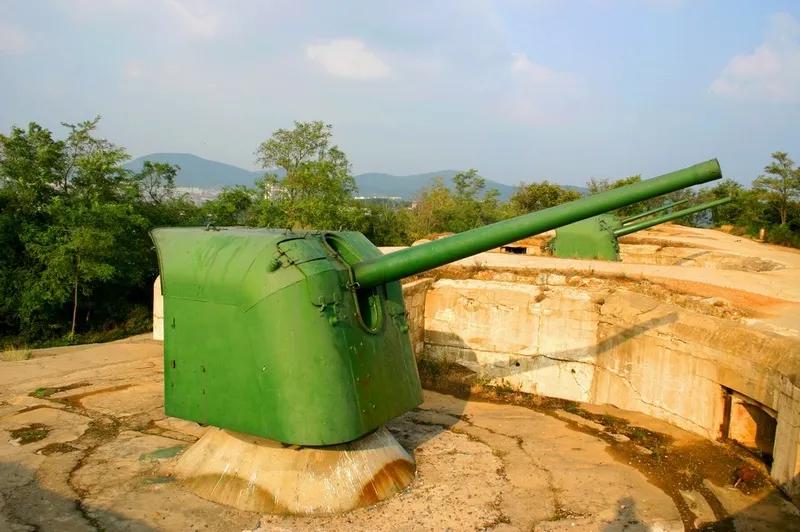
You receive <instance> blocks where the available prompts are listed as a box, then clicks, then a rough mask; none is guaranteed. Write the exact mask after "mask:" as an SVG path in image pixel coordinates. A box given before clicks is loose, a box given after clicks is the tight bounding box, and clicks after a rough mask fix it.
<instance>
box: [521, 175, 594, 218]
mask: <svg viewBox="0 0 800 532" xmlns="http://www.w3.org/2000/svg"><path fill="white" fill-rule="evenodd" d="M580 197H581V195H580V194H579V193H578V192H576V191H574V190H569V189H566V188H564V187H561V186H559V185H557V184H555V183H550V182H549V181H542V182H540V183H530V184H528V185H525V184H520V185H519V188H518V189H517V191H516V192H515V193H514V195H513V196H511V207H512V209H513V211H514V214H515V215H520V214H525V213H528V212H534V211H539V210H542V209H547V208H549V207H555V206H556V205H561V204H562V203H567V202H570V201H573V200H576V199H579V198H580Z"/></svg>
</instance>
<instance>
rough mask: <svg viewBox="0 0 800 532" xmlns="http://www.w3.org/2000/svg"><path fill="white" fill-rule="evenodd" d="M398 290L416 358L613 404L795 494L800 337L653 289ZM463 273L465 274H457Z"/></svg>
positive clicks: (609, 281)
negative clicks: (743, 457)
mask: <svg viewBox="0 0 800 532" xmlns="http://www.w3.org/2000/svg"><path fill="white" fill-rule="evenodd" d="M448 271H449V270H445V271H444V272H441V275H442V277H440V278H438V279H436V280H434V279H420V280H416V281H414V282H412V283H407V284H406V285H405V287H404V289H405V293H406V306H407V309H408V312H409V314H410V317H409V324H410V325H411V334H412V344H413V346H414V349H415V352H416V356H417V357H419V358H424V359H428V360H433V361H440V362H442V361H447V362H456V363H457V364H458V365H460V366H463V367H465V368H468V369H469V370H471V371H473V372H474V373H475V375H476V378H478V379H482V380H484V381H486V382H490V383H492V384H494V385H500V386H504V387H511V388H513V389H516V390H519V391H522V392H528V393H533V394H538V395H542V396H547V397H554V398H560V399H566V400H571V401H578V402H581V403H588V404H595V405H603V404H610V405H614V406H616V407H619V408H621V409H624V410H628V411H636V412H642V413H644V414H647V415H649V416H653V417H655V418H658V419H662V420H665V421H667V422H669V423H671V424H673V425H676V426H678V427H680V428H682V429H685V430H687V431H689V432H692V433H695V434H698V435H700V436H703V437H704V438H707V439H709V440H712V441H722V440H729V441H732V442H735V443H737V444H739V445H740V446H741V447H744V448H745V449H748V450H749V451H751V452H753V453H754V454H755V455H756V456H758V457H760V458H761V459H762V460H763V461H764V463H765V464H766V466H767V467H768V468H769V472H770V476H771V478H772V480H773V481H774V482H775V483H776V484H778V485H779V486H780V487H781V489H782V490H783V491H784V492H785V493H786V494H788V495H790V496H792V497H795V498H796V497H797V496H798V495H800V484H799V483H798V478H800V453H799V451H800V446H798V443H797V442H798V440H799V439H800V428H798V427H799V426H800V388H799V387H798V382H797V377H796V376H797V375H798V369H800V368H798V364H799V362H798V359H800V357H799V356H798V355H800V341H798V339H797V338H796V337H793V336H783V335H780V334H777V333H775V332H772V331H769V330H762V329H760V328H758V327H743V326H742V325H743V322H745V321H746V320H747V318H744V317H742V316H741V315H739V314H737V312H736V309H734V308H732V307H730V306H726V305H720V303H719V301H708V300H707V299H704V298H701V297H692V296H687V295H681V294H674V293H669V292H668V291H665V290H659V289H656V288H654V287H653V286H652V285H650V284H649V283H645V284H644V285H643V286H639V287H637V286H635V283H634V284H631V283H625V282H621V281H619V280H617V279H613V278H602V277H591V276H580V275H565V274H561V273H538V274H537V273H533V274H517V273H510V272H500V271H490V270H483V271H478V272H475V271H472V272H464V271H461V272H458V273H457V274H456V275H452V276H448ZM465 277H466V278H465Z"/></svg>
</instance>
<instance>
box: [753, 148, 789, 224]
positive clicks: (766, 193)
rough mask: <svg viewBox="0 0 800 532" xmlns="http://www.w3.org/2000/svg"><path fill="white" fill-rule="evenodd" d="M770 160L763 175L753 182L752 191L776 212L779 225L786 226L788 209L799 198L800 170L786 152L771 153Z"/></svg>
mask: <svg viewBox="0 0 800 532" xmlns="http://www.w3.org/2000/svg"><path fill="white" fill-rule="evenodd" d="M772 158H773V159H774V161H772V162H771V163H770V164H768V165H767V166H765V167H764V174H762V175H760V176H758V177H757V178H756V179H755V181H753V189H754V190H756V191H758V193H759V194H760V195H761V197H763V198H764V199H765V200H766V201H767V202H768V203H769V204H770V205H772V206H773V208H774V209H775V210H776V211H777V212H778V216H779V218H780V223H781V225H786V222H787V220H788V218H789V208H790V206H791V204H792V202H794V201H796V200H797V199H798V197H800V169H798V168H795V167H794V161H793V160H792V159H790V158H789V154H787V153H786V152H782V151H776V152H773V153H772Z"/></svg>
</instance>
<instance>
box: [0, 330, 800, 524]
mask: <svg viewBox="0 0 800 532" xmlns="http://www.w3.org/2000/svg"><path fill="white" fill-rule="evenodd" d="M161 358H162V353H161V344H160V343H159V342H155V341H152V340H149V339H144V338H142V337H137V338H134V339H131V340H130V341H127V342H115V343H111V344H102V345H98V346H93V347H91V348H88V349H85V350H80V351H72V352H69V353H67V354H64V355H60V356H51V357H47V358H40V359H33V360H28V361H23V362H8V363H2V364H0V376H1V378H2V385H0V530H34V529H38V530H45V531H46V530H57V531H62V530H99V529H106V530H196V529H200V530H244V529H263V530H294V529H316V530H420V529H425V530H440V529H447V528H450V529H453V530H484V529H498V530H531V529H534V530H564V529H570V530H575V529H579V530H622V529H624V528H625V527H627V529H629V530H630V529H632V528H631V527H639V528H641V529H643V530H644V529H645V527H649V528H648V529H651V530H681V529H683V525H682V520H681V517H682V516H681V514H680V512H679V510H678V508H677V506H676V503H675V501H676V499H675V498H674V497H672V496H670V495H668V494H667V493H665V491H664V490H663V489H661V488H659V487H656V486H655V485H654V484H653V483H651V482H650V481H649V480H648V478H647V477H646V476H645V474H643V473H642V472H640V471H639V470H637V469H636V468H635V467H634V466H633V465H630V464H629V463H628V462H629V461H630V459H628V458H620V456H618V455H616V454H615V453H613V452H610V450H611V449H613V448H614V447H615V446H616V445H629V444H630V442H628V443H617V442H616V441H615V440H610V439H609V437H608V434H607V433H605V432H602V431H599V430H595V429H597V427H594V428H593V426H592V425H591V424H590V423H589V424H580V423H576V422H575V421H574V420H572V419H570V418H569V417H568V416H567V417H565V418H564V419H560V418H558V417H557V416H556V415H548V414H546V413H541V412H536V411H533V410H530V409H527V408H522V407H515V406H509V405H497V404H487V403H473V402H466V401H463V400H459V399H456V398H453V397H450V396H445V395H440V394H436V393H431V392H426V394H425V398H426V400H425V403H424V404H423V405H422V406H421V407H420V408H419V409H417V410H415V411H413V412H409V413H408V414H406V415H404V416H401V417H400V418H398V419H397V420H395V421H393V422H392V423H391V424H390V425H389V429H390V431H391V432H392V433H393V434H394V435H395V437H396V438H397V439H398V440H399V441H400V443H401V444H402V445H403V446H404V447H405V448H406V449H407V450H408V451H409V452H410V453H412V454H413V455H414V456H415V458H416V461H417V467H418V470H417V477H416V478H415V480H414V481H413V482H412V484H411V486H410V487H409V488H408V489H407V490H406V491H404V492H403V493H401V494H400V495H398V496H396V497H394V498H392V499H390V500H388V501H385V502H383V503H379V504H378V505H376V506H373V507H369V508H363V509H359V510H356V511H354V512H351V513H347V514H342V515H334V516H328V517H316V518H310V517H288V516H279V515H260V514H257V513H251V512H246V511H240V510H235V509H232V508H229V507H226V506H221V505H218V504H215V503H213V502H209V501H206V500H204V499H201V498H200V497H197V496H195V495H193V494H192V493H191V492H190V491H189V490H187V489H184V488H183V487H182V486H181V485H180V484H179V482H177V481H176V480H175V478H174V477H173V476H172V469H173V468H174V465H175V464H176V462H177V460H178V457H179V456H180V453H182V452H183V451H184V450H185V449H186V447H187V446H188V445H191V444H192V443H193V442H194V441H195V440H196V439H197V438H198V437H199V436H201V435H202V434H203V433H204V432H205V430H206V429H203V428H202V427H199V426H198V425H196V424H194V423H189V422H185V421H181V420H176V419H171V418H165V417H164V414H163V401H162V399H163V398H162V395H161V379H162V374H161V373H162V369H161V364H162V360H161ZM561 415H562V416H563V415H564V413H562V414H561ZM648 419H649V422H650V423H651V424H653V423H655V424H658V423H659V422H658V421H656V420H653V419H651V418H648ZM669 430H671V431H672V432H673V434H676V432H675V431H678V432H680V431H679V430H678V429H675V428H670V429H669ZM682 434H684V433H682ZM686 437H687V438H692V436H690V435H686ZM634 465H635V464H634ZM719 489H720V490H724V489H728V488H726V487H725V486H719ZM773 492H774V489H770V488H767V489H766V491H764V490H761V491H758V492H756V493H752V494H751V495H745V494H743V493H741V492H739V491H738V490H737V491H736V493H734V494H733V495H734V496H735V497H728V498H731V501H728V505H729V509H728V510H724V511H723V512H724V513H723V514H720V515H716V516H715V518H717V519H720V518H725V517H728V516H731V515H738V513H739V512H740V511H743V510H745V509H748V508H756V509H758V511H755V510H752V511H751V514H752V517H751V518H748V519H749V520H745V521H744V522H745V523H746V524H748V525H754V526H756V529H764V530H768V529H770V528H772V529H774V528H775V527H776V526H795V525H798V526H800V520H797V517H796V516H795V515H794V513H793V512H794V510H793V507H791V506H785V504H784V501H783V500H782V499H780V497H777V498H775V497H776V496H771V495H770V493H773ZM721 493H723V494H727V492H721ZM765 497H767V499H765ZM769 497H772V498H771V499H770V498H769ZM764 500H769V501H770V502H769V504H768V505H767V506H766V507H764V506H763V505H764V504H766V503H765V502H763V501H764ZM696 504H698V507H702V503H701V502H700V503H696ZM716 511H719V509H717V510H716ZM706 517H707V516H706ZM759 527H760V528H759ZM633 529H636V528H633Z"/></svg>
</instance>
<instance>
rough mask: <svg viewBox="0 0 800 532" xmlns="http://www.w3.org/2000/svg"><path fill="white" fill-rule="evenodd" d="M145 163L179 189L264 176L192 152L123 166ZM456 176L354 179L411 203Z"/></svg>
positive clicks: (365, 189) (369, 191)
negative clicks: (167, 172) (166, 169)
mask: <svg viewBox="0 0 800 532" xmlns="http://www.w3.org/2000/svg"><path fill="white" fill-rule="evenodd" d="M145 161H153V162H164V163H169V164H177V165H178V166H180V167H181V169H180V171H179V172H178V175H177V176H176V180H175V181H176V182H175V184H176V185H177V186H179V187H194V188H200V189H220V188H222V187H226V186H234V185H247V186H252V185H253V183H254V182H255V180H256V179H258V178H260V177H261V176H263V175H264V171H263V170H262V171H258V170H245V169H244V168H239V167H238V166H234V165H232V164H225V163H220V162H217V161H210V160H208V159H203V158H202V157H198V156H197V155H192V154H191V153H151V154H150V155H144V156H142V157H138V158H136V159H134V160H133V161H131V162H130V163H128V164H126V165H125V167H126V168H128V169H129V170H133V171H135V172H138V171H139V170H141V169H142V166H143V165H144V162H145ZM457 173H458V171H457V170H441V171H439V172H428V173H425V174H414V175H403V176H398V175H392V174H382V173H376V172H370V173H365V174H359V175H357V176H355V180H356V184H357V185H358V195H359V196H365V197H373V196H381V197H385V196H390V197H400V198H403V199H406V200H411V199H414V198H415V197H416V196H417V194H419V192H420V191H421V190H422V189H423V188H425V187H428V186H430V185H431V184H432V183H433V181H434V179H436V178H437V177H441V178H442V179H443V180H444V182H445V184H446V185H447V186H448V187H450V188H452V186H453V176H454V175H456V174H457ZM486 188H487V189H492V188H496V189H497V190H498V192H500V198H501V199H503V200H507V199H508V198H510V197H511V195H512V194H513V193H514V191H515V190H516V189H517V187H516V186H511V185H504V184H503V183H498V182H497V181H492V180H491V179H487V180H486ZM564 188H569V189H572V190H577V191H578V192H580V193H582V194H583V193H585V192H586V189H585V188H583V187H574V186H569V185H565V186H564Z"/></svg>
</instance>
